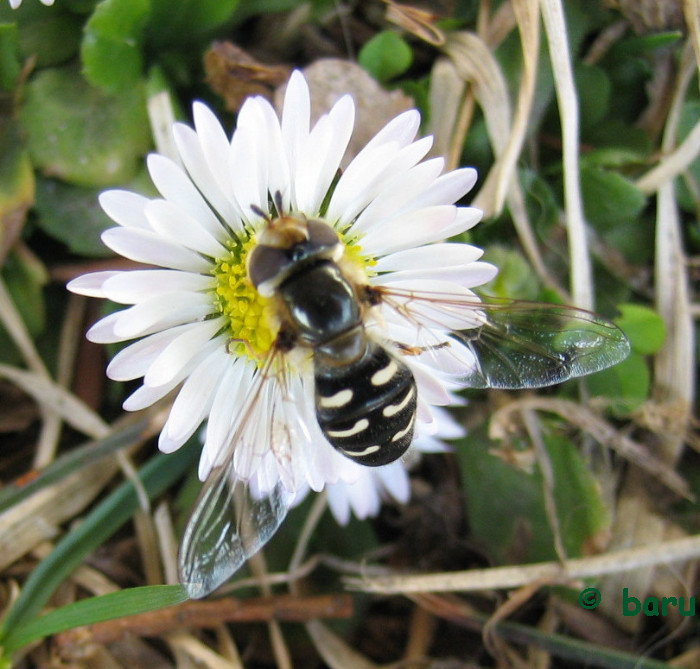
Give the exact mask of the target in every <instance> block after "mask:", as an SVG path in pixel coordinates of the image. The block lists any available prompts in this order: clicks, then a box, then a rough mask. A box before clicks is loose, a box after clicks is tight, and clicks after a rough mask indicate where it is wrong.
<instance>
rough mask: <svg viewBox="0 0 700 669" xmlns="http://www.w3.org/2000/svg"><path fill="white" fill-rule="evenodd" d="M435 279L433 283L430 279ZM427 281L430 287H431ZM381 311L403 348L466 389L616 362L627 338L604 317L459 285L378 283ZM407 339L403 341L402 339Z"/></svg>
mask: <svg viewBox="0 0 700 669" xmlns="http://www.w3.org/2000/svg"><path fill="white" fill-rule="evenodd" d="M438 283H440V282H433V283H432V286H435V285H436V284H438ZM432 286H431V287H432ZM373 290H376V291H378V294H379V297H380V301H381V303H382V304H383V305H384V316H385V318H386V319H387V320H388V321H390V322H391V325H393V327H394V329H395V331H396V332H397V333H399V335H400V337H401V336H402V337H405V338H406V340H407V341H404V340H403V339H402V338H399V339H398V341H399V343H400V348H401V347H402V346H401V345H404V346H403V348H404V350H405V352H407V353H413V354H414V355H417V356H419V357H418V359H419V360H420V359H421V357H422V356H428V357H429V358H430V364H431V365H433V366H435V367H437V369H439V370H442V371H443V372H444V373H445V374H446V375H448V376H453V377H455V378H457V379H459V381H460V382H462V383H465V384H466V385H467V386H469V387H472V388H502V389H517V388H538V387H543V386H549V385H553V384H555V383H561V382H562V381H566V380H567V379H571V378H574V377H579V376H584V375H586V374H591V373H593V372H597V371H600V370H601V369H605V368H607V367H611V366H612V365H615V364H617V363H618V362H620V361H621V360H623V359H624V358H626V357H627V355H628V354H629V350H630V349H629V342H628V341H627V338H626V337H625V335H624V334H623V333H622V331H621V330H620V329H619V328H618V327H617V326H616V325H614V324H613V323H611V322H610V321H608V320H606V319H604V318H602V317H600V316H597V315H596V314H594V313H591V312H589V311H585V310H583V309H577V308H574V307H567V306H561V305H555V304H545V303H539V302H524V301H517V300H502V299H497V300H490V301H489V300H487V301H481V300H480V298H479V297H477V296H476V295H475V294H473V293H472V292H471V291H468V290H466V289H462V292H461V293H460V294H455V291H454V286H450V290H449V291H448V290H445V291H441V290H430V291H425V290H419V289H413V288H412V287H406V286H404V287H396V286H391V287H389V286H386V287H384V286H382V287H379V288H374V289H373ZM405 345H407V346H405Z"/></svg>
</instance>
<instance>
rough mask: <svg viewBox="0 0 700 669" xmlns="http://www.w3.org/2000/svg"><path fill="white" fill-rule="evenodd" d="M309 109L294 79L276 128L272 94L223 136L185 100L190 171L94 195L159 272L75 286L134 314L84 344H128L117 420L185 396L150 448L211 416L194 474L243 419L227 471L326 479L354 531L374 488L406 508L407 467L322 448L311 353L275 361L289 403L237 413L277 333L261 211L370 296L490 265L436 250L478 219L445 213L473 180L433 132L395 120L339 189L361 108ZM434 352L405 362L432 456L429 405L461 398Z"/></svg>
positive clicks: (154, 170) (115, 240)
mask: <svg viewBox="0 0 700 669" xmlns="http://www.w3.org/2000/svg"><path fill="white" fill-rule="evenodd" d="M309 109H310V100H309V91H308V86H307V84H306V81H305V79H304V77H303V75H301V73H299V72H294V73H293V74H292V77H291V79H290V82H289V85H288V88H287V92H286V97H285V101H284V108H283V112H282V115H281V119H278V117H277V114H276V113H275V111H274V110H273V108H272V106H271V105H270V104H269V103H268V102H267V101H266V100H264V99H262V98H250V99H248V100H247V101H246V102H245V104H244V105H243V107H242V109H241V111H240V113H239V115H238V121H237V129H236V131H235V132H234V133H233V136H232V137H231V139H230V140H229V139H228V137H227V136H226V133H225V131H224V130H223V129H222V127H221V125H220V123H219V122H218V120H217V119H216V118H215V116H214V115H213V113H212V112H211V111H210V110H209V109H208V108H207V107H206V106H204V105H203V104H201V103H195V105H194V109H193V112H194V126H195V128H194V129H192V128H190V127H188V126H186V125H184V124H176V126H175V128H174V135H175V139H176V144H177V148H178V151H179V154H180V159H181V161H182V165H183V166H184V167H181V166H180V165H178V164H177V163H175V162H173V161H172V160H170V159H168V158H165V157H163V156H160V155H151V156H149V159H148V169H149V171H150V174H151V177H152V179H153V182H154V184H155V186H156V188H157V189H158V191H159V192H160V194H161V196H162V197H160V198H155V199H149V198H146V197H143V196H141V195H137V194H134V193H130V192H126V191H118V190H114V191H108V192H106V193H103V194H102V196H101V198H100V203H101V205H102V207H103V208H104V210H105V211H106V212H107V214H108V215H109V216H110V217H111V218H112V219H113V220H114V221H115V222H116V223H117V224H118V227H115V228H112V229H109V230H107V231H106V232H105V233H104V234H103V240H104V242H105V244H106V245H107V246H109V247H110V248H111V249H112V250H114V251H115V252H116V253H118V254H120V255H122V256H125V257H127V258H130V259H131V260H134V261H138V262H142V263H146V264H148V265H155V266H157V267H158V268H157V269H153V268H148V269H139V270H133V271H109V272H97V273H94V274H88V275H85V276H83V277H80V278H78V279H76V280H74V281H72V282H71V284H70V286H69V287H70V289H71V290H72V291H74V292H77V293H81V294H83V295H90V296H95V297H102V298H107V299H110V300H112V301H114V302H118V303H121V304H126V305H131V306H129V307H128V308H126V309H124V310H122V311H119V312H117V313H114V314H112V315H110V316H107V317H106V318H104V319H102V320H101V321H99V322H98V323H96V324H95V325H94V326H93V327H92V328H91V330H90V332H89V334H88V336H89V338H90V339H91V340H92V341H96V342H101V343H112V342H122V341H127V340H136V341H135V343H132V344H130V345H129V346H128V347H126V348H125V349H124V350H122V351H121V352H120V353H118V354H117V355H116V356H115V358H114V359H113V360H112V362H111V363H110V365H109V367H108V370H107V371H108V375H109V376H110V377H111V378H112V379H115V380H118V381H126V380H130V379H135V378H139V377H143V385H142V386H140V387H139V388H138V389H137V390H136V392H134V393H133V394H132V395H131V396H130V397H129V398H128V399H127V400H126V402H125V403H124V408H125V409H127V410H130V411H131V410H138V409H142V408H144V407H147V406H149V405H151V404H153V403H154V402H156V401H157V400H159V399H161V398H162V397H164V396H165V395H167V394H168V393H169V392H170V391H172V390H173V389H175V388H176V387H178V386H179V385H180V384H182V385H181V388H180V390H179V392H178V394H177V397H176V399H175V401H174V404H173V406H172V409H171V411H170V415H169V418H168V420H167V423H166V425H165V426H164V428H163V431H162V434H161V436H160V441H159V447H160V449H161V450H163V451H165V452H171V451H174V450H175V449H177V448H179V447H180V446H181V445H182V444H183V443H184V442H185V441H186V440H187V439H189V438H190V436H192V435H193V434H194V433H195V431H196V430H197V429H198V428H199V426H200V425H202V423H204V422H206V423H207V429H206V439H205V443H204V448H203V451H202V456H201V460H200V467H199V475H200V477H201V478H202V479H205V478H206V477H207V476H208V474H209V473H210V471H211V469H212V467H214V466H217V465H220V464H221V461H222V458H223V457H224V455H225V453H226V452H227V450H228V447H229V446H230V442H231V435H232V433H233V432H234V431H235V429H236V425H237V424H238V423H239V422H240V421H241V420H248V422H249V424H250V425H251V426H253V427H250V428H249V432H251V433H253V438H251V439H250V440H246V441H245V443H241V444H237V445H236V446H237V447H236V449H235V451H234V453H233V458H234V470H233V472H234V476H235V477H238V478H240V479H243V480H245V481H248V482H249V483H251V484H254V487H256V488H257V489H258V490H262V491H266V490H271V489H272V488H273V487H274V486H275V485H276V484H277V483H278V482H279V481H282V482H283V483H284V485H285V487H286V488H287V490H289V491H290V492H292V493H294V492H297V493H299V492H301V491H303V490H305V489H308V488H311V489H313V490H321V489H323V488H324V487H325V486H327V485H329V486H331V487H330V503H331V506H332V508H333V510H334V512H335V513H336V516H337V517H338V518H339V519H341V520H347V518H348V514H349V510H350V509H354V510H355V512H356V513H358V514H359V515H360V516H364V515H367V514H370V513H375V512H376V510H377V508H378V502H377V501H376V500H378V499H379V497H380V496H381V495H383V494H389V495H391V496H393V497H395V498H397V499H399V500H405V499H407V496H408V479H407V474H406V472H405V468H404V465H403V463H401V462H395V463H392V464H391V465H388V466H386V467H380V468H369V467H364V466H362V465H359V464H357V463H356V462H353V461H352V460H350V459H348V458H347V457H345V456H343V455H341V454H340V453H339V452H338V451H336V450H335V449H334V448H333V447H332V446H331V445H330V444H329V443H328V442H327V441H326V439H325V437H324V436H323V434H322V432H321V429H320V428H319V426H318V423H317V421H316V419H315V410H314V403H313V383H314V382H313V375H312V373H311V365H310V352H309V351H308V350H307V349H300V350H294V351H292V352H290V353H289V354H284V355H285V365H286V368H287V369H286V371H287V374H286V378H287V384H288V386H287V388H286V390H285V397H286V403H285V402H282V405H283V406H280V404H279V403H278V404H274V403H273V400H274V398H273V397H272V396H271V394H272V393H273V392H274V389H272V388H268V386H265V387H264V388H263V390H262V391H261V392H260V396H259V398H258V401H257V402H256V403H255V405H254V406H253V408H252V411H253V415H249V416H247V417H242V416H241V410H240V407H242V406H245V405H246V400H247V399H248V398H249V395H250V392H251V387H252V384H254V383H255V379H256V377H257V376H259V372H260V360H261V358H262V357H264V355H265V354H266V353H267V352H268V351H269V350H270V348H271V347H272V345H273V342H274V340H275V336H276V329H275V328H276V325H275V322H274V319H272V318H271V317H270V314H269V309H268V306H269V301H268V300H266V299H265V298H263V297H262V296H261V295H259V294H258V293H257V291H256V290H255V288H253V286H252V284H251V283H250V281H249V280H248V278H247V274H246V258H247V257H248V254H249V253H250V251H251V249H252V248H254V247H255V244H256V235H257V233H258V232H259V231H260V230H261V229H262V228H263V227H264V226H265V225H266V224H267V220H268V219H267V218H266V217H270V216H273V213H274V211H276V210H277V206H276V205H277V204H279V205H280V206H281V209H282V211H283V212H284V213H285V214H292V215H298V216H306V217H308V218H321V219H322V220H324V221H325V222H326V223H328V224H329V225H332V226H333V227H334V229H335V230H336V231H337V232H338V234H339V236H340V238H341V240H342V242H343V243H344V245H345V256H346V258H347V259H348V260H349V261H350V262H351V263H352V264H353V266H354V268H355V271H356V272H357V273H358V275H361V277H362V280H363V281H364V282H368V283H370V284H373V285H377V286H379V285H381V286H384V287H387V288H390V287H393V286H397V287H400V288H403V289H411V288H412V287H415V286H421V287H423V288H428V289H430V288H431V287H433V288H435V289H436V290H440V291H441V292H443V293H444V292H445V291H447V292H448V294H452V292H454V294H456V295H460V296H463V295H464V294H465V292H466V293H468V292H469V291H468V290H466V289H468V288H469V287H472V286H476V285H480V284H482V283H484V282H486V281H488V280H490V279H491V278H492V277H493V276H494V275H495V273H496V269H495V268H494V267H493V266H492V265H489V264H487V263H483V262H478V258H479V257H480V256H481V254H482V252H481V250H480V249H477V248H475V247H473V246H469V245H467V244H447V243H442V240H444V239H446V238H447V237H451V236H453V235H456V234H459V233H461V232H463V231H465V230H467V229H468V228H470V227H471V226H473V225H474V224H476V223H477V222H478V220H479V218H480V216H481V213H480V212H479V211H478V210H476V209H473V208H469V207H459V206H455V205H454V204H453V203H454V202H456V201H458V200H459V199H460V198H461V197H463V196H464V195H465V194H466V193H467V192H468V191H469V190H470V188H471V187H472V186H473V184H474V182H475V180H476V173H475V171H474V170H473V169H469V168H465V169H459V170H455V171H453V172H449V173H446V174H442V172H443V168H444V161H443V160H442V159H439V158H432V159H428V160H424V159H425V156H426V154H427V152H428V151H429V149H430V147H431V138H423V139H418V140H416V141H414V140H415V136H416V134H417V132H418V127H419V123H420V116H419V114H418V112H417V111H415V110H411V111H408V112H405V113H403V114H401V115H399V116H398V117H396V118H395V119H394V120H392V121H391V122H390V123H388V124H387V125H386V126H385V127H384V128H383V129H382V130H381V131H380V132H379V133H378V134H377V135H376V136H375V137H374V138H373V139H372V140H371V141H370V142H369V144H368V145H367V146H366V147H365V148H364V149H363V150H362V151H361V152H360V153H359V154H358V155H357V156H355V157H354V158H353V160H352V161H351V162H350V163H349V164H348V166H347V167H346V168H345V169H344V171H343V172H342V174H341V175H340V177H338V176H337V173H338V169H339V166H340V164H341V160H342V158H343V155H344V153H345V151H346V147H347V144H348V141H349V138H350V135H351V133H352V129H353V123H354V113H355V107H354V103H353V101H352V99H351V98H350V97H349V96H345V97H343V98H341V99H340V100H339V101H338V102H337V103H336V104H335V105H334V106H333V108H332V109H331V110H330V112H328V114H326V115H325V116H323V117H322V118H321V119H319V121H318V122H317V123H316V124H315V125H314V126H313V128H310V122H309V114H310V111H309ZM262 214H265V216H263V215H262ZM377 309H378V311H380V310H381V312H382V313H379V314H378V316H376V317H374V318H372V319H371V322H369V323H367V325H368V327H369V328H370V329H371V330H372V331H374V332H376V333H377V336H379V337H382V338H383V339H384V340H385V341H402V342H408V343H413V341H414V340H415V337H413V338H411V337H408V336H407V333H406V331H405V330H406V323H405V322H402V321H401V319H400V318H397V317H396V314H395V313H394V314H392V313H390V310H388V309H382V307H378V308H377ZM429 316H430V314H426V317H427V318H429ZM463 321H464V317H462V319H461V321H460V324H461V326H462V327H464V323H463ZM424 357H426V358H427V359H426V360H423V358H424ZM437 358H439V355H431V356H419V355H415V356H406V362H407V364H408V365H409V366H410V368H411V371H412V372H413V374H414V377H415V379H416V383H417V388H418V419H417V420H418V423H417V427H416V430H417V435H418V438H417V439H416V447H417V448H425V449H427V450H435V448H436V441H435V436H439V435H440V432H441V430H442V429H443V428H444V427H445V426H447V428H448V429H449V427H450V423H449V420H447V421H446V420H445V418H444V416H443V415H442V414H441V413H440V411H439V410H438V409H436V407H437V406H438V405H447V404H450V403H453V401H454V396H453V394H452V391H453V390H455V389H457V388H459V387H460V386H459V385H456V384H455V382H454V381H453V380H448V377H447V375H446V374H445V373H444V371H443V370H440V369H437V368H436V367H435V366H434V361H435V360H436V359H437ZM268 390H269V393H268ZM268 394H270V396H268ZM273 406H275V407H276V408H275V411H276V412H277V413H276V414H275V416H272V415H271V413H272V411H273V409H272V407H273ZM280 412H281V413H282V415H283V418H286V417H289V421H290V423H293V424H294V427H293V429H294V430H295V433H294V435H295V438H293V439H289V440H288V441H287V442H285V446H284V449H283V450H284V452H283V453H280V452H279V449H275V448H271V447H270V446H269V444H270V443H272V442H273V441H275V440H274V438H273V437H274V435H273V433H274V432H275V430H277V429H278V428H277V427H276V423H275V421H279V420H280ZM431 435H433V437H431ZM249 442H251V443H252V442H255V445H254V446H251V445H250V443H249ZM421 444H422V445H423V446H421ZM373 500H375V501H373Z"/></svg>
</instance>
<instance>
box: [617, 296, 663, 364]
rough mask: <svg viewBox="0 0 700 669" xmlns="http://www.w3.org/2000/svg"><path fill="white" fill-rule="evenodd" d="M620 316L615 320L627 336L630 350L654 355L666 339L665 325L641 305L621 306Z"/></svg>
mask: <svg viewBox="0 0 700 669" xmlns="http://www.w3.org/2000/svg"><path fill="white" fill-rule="evenodd" d="M619 309H620V313H621V316H620V317H619V318H617V319H615V322H616V323H617V325H618V326H619V327H620V329H621V330H622V331H623V332H624V333H625V334H626V335H627V337H628V338H629V340H630V344H631V345H632V350H634V351H636V352H637V353H640V354H641V355H652V354H653V353H656V352H657V351H658V350H659V349H660V348H661V347H662V346H663V343H664V341H665V339H666V325H665V324H664V321H663V319H662V318H661V316H659V315H658V314H657V313H656V312H655V311H654V310H653V309H650V308H649V307H645V306H643V305H641V304H621V305H620V307H619Z"/></svg>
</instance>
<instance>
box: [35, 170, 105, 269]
mask: <svg viewBox="0 0 700 669" xmlns="http://www.w3.org/2000/svg"><path fill="white" fill-rule="evenodd" d="M100 190H101V189H99V188H83V187H79V186H72V185H70V184H66V183H63V182H61V181H57V180H55V179H39V180H38V182H37V193H36V207H35V208H36V211H37V213H38V214H39V217H38V221H37V224H38V226H39V227H40V228H41V229H42V230H43V231H44V232H45V233H46V234H48V235H50V236H51V237H53V238H54V239H58V240H59V241H61V242H63V243H64V244H65V245H66V246H67V247H68V248H69V249H70V250H71V251H73V252H75V253H77V254H79V255H81V256H91V257H105V256H111V255H114V254H113V252H112V251H110V249H108V248H107V247H106V246H105V245H104V244H103V243H102V240H101V239H100V234H101V233H102V231H103V230H106V229H107V228H110V227H114V222H113V221H112V220H111V219H110V218H109V217H108V216H107V214H105V213H104V212H103V211H102V208H101V207H100V205H99V202H98V200H97V196H98V195H99V193H100Z"/></svg>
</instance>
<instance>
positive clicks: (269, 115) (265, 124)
mask: <svg viewBox="0 0 700 669" xmlns="http://www.w3.org/2000/svg"><path fill="white" fill-rule="evenodd" d="M257 112H258V114H259V115H260V120H259V123H260V126H261V128H263V132H264V134H265V137H266V138H267V146H268V166H267V188H268V191H269V192H270V195H272V196H273V197H275V196H276V194H277V193H280V195H281V196H282V209H283V211H285V212H286V211H289V210H290V202H291V191H292V185H291V172H290V166H289V162H288V161H289V159H288V156H287V152H286V150H285V146H284V140H283V138H282V130H281V128H280V122H279V119H278V118H277V114H276V113H275V110H274V109H273V108H272V106H271V105H270V104H269V103H268V102H267V100H262V99H261V100H260V101H259V104H258V108H257Z"/></svg>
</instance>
